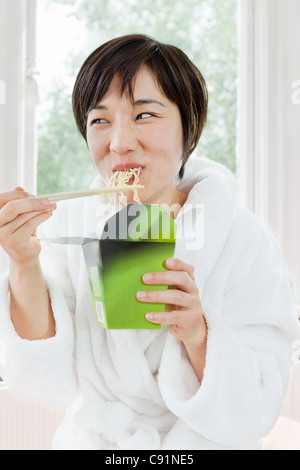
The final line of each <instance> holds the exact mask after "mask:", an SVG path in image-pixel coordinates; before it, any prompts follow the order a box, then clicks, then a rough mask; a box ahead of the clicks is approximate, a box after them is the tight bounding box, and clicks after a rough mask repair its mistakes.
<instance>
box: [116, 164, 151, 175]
mask: <svg viewBox="0 0 300 470" xmlns="http://www.w3.org/2000/svg"><path fill="white" fill-rule="evenodd" d="M143 168H144V167H143V166H142V165H140V163H136V162H129V163H119V164H117V165H115V166H114V167H113V169H112V171H113V173H114V172H116V171H128V170H134V169H139V170H140V171H142V170H143Z"/></svg>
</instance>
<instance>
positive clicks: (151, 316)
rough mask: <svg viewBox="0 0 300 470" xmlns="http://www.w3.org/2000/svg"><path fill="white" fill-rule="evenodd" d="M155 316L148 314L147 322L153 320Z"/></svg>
mask: <svg viewBox="0 0 300 470" xmlns="http://www.w3.org/2000/svg"><path fill="white" fill-rule="evenodd" d="M153 318H154V316H153V315H152V313H146V320H153Z"/></svg>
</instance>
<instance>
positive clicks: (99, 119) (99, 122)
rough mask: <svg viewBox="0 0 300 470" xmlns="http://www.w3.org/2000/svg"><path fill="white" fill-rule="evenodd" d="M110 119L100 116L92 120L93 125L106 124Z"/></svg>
mask: <svg viewBox="0 0 300 470" xmlns="http://www.w3.org/2000/svg"><path fill="white" fill-rule="evenodd" d="M107 122H108V121H106V119H102V118H98V119H93V120H92V122H91V126H93V125H94V124H106V123H107Z"/></svg>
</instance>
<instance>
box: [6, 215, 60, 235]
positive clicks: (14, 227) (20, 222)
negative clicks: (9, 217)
mask: <svg viewBox="0 0 300 470" xmlns="http://www.w3.org/2000/svg"><path fill="white" fill-rule="evenodd" d="M43 214H44V215H45V216H47V214H50V215H53V210H51V209H50V210H45V211H39V212H26V213H25V214H22V215H20V216H19V217H17V218H16V219H15V220H13V221H12V222H11V223H10V224H7V226H9V228H10V230H11V232H10V233H11V234H12V235H13V234H14V233H16V232H17V231H18V230H20V229H22V228H23V226H24V225H26V224H27V223H28V222H29V221H31V220H32V219H34V218H36V217H38V216H40V215H43Z"/></svg>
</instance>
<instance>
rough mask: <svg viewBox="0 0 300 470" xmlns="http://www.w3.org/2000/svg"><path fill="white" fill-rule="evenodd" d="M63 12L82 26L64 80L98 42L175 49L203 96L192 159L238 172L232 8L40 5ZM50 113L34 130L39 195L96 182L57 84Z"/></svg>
mask: <svg viewBox="0 0 300 470" xmlns="http://www.w3.org/2000/svg"><path fill="white" fill-rule="evenodd" d="M44 3H45V8H47V7H49V5H50V3H51V4H52V6H53V3H56V4H57V8H58V14H59V5H69V6H70V9H71V11H70V13H69V14H70V15H74V16H75V17H76V18H77V19H78V20H80V21H83V22H84V23H85V24H86V27H87V29H88V31H89V34H88V40H87V43H86V44H84V45H78V44H76V45H74V49H73V50H72V51H70V55H69V57H68V59H67V60H68V66H69V73H70V77H74V79H75V77H76V74H77V72H78V70H79V68H80V66H81V64H82V62H83V60H84V59H85V58H86V57H87V56H88V55H89V54H90V53H91V52H92V51H93V50H94V49H95V48H96V47H98V46H99V45H100V44H102V43H103V42H105V41H107V40H109V39H111V38H113V37H116V36H121V35H123V34H129V33H145V34H148V35H150V36H152V37H154V38H155V39H157V40H159V41H163V42H168V43H172V44H174V45H176V46H178V47H180V48H181V49H182V50H183V51H184V52H186V53H187V55H188V56H189V57H190V58H191V60H192V61H193V62H194V63H195V64H196V65H197V67H198V68H199V69H200V70H201V72H202V74H203V75H204V77H205V79H206V83H207V88H208V92H209V113H208V121H207V124H206V126H205V129H204V131H203V134H202V138H201V141H200V143H199V145H198V147H197V150H196V153H197V154H198V155H201V156H206V157H207V158H210V159H212V160H215V161H218V162H221V163H223V164H224V165H226V166H227V167H228V168H229V169H230V170H232V171H233V172H235V171H236V120H237V0H226V2H224V1H223V0H185V1H184V2H182V0H169V1H166V0H152V1H151V2H149V0H75V1H74V0H51V1H50V0H44ZM48 100H49V102H50V103H51V107H50V110H49V113H48V114H47V116H46V118H45V119H44V120H43V121H42V122H41V123H40V125H39V152H38V153H39V158H38V193H40V194H41V193H48V192H53V191H64V190H72V189H81V188H84V187H88V186H89V185H90V183H91V181H92V180H93V178H94V177H95V175H96V170H95V168H94V166H93V163H92V161H91V159H90V157H89V152H88V149H87V146H86V144H85V142H84V140H83V139H82V138H81V137H80V136H79V134H78V131H77V129H76V125H75V121H74V118H73V115H72V109H71V96H70V90H69V89H68V87H67V86H66V85H64V84H63V82H59V83H57V82H56V83H53V88H52V90H49V95H48Z"/></svg>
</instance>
